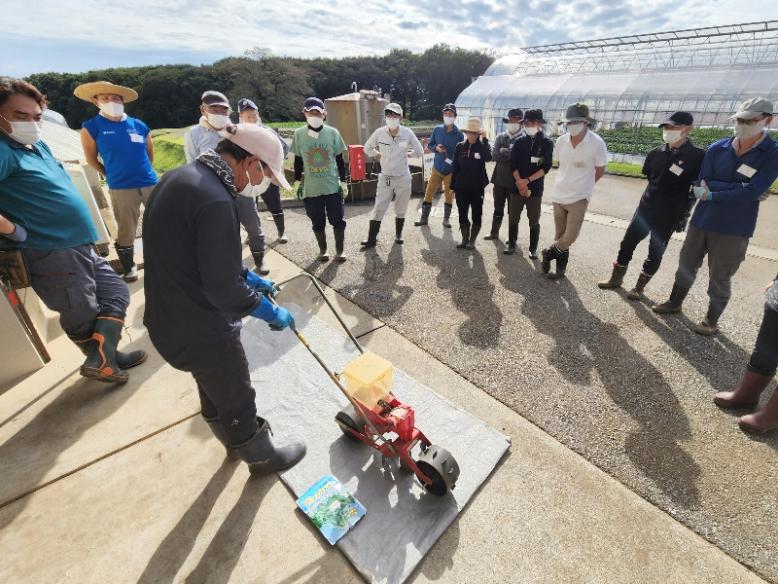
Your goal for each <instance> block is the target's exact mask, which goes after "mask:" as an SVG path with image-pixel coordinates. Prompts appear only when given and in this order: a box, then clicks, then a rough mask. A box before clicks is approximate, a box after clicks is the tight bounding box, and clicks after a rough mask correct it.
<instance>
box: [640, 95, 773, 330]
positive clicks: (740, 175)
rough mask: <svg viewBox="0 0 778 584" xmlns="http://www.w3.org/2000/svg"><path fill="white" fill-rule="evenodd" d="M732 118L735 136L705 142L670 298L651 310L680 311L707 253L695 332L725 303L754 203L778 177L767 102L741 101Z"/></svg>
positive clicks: (714, 319)
mask: <svg viewBox="0 0 778 584" xmlns="http://www.w3.org/2000/svg"><path fill="white" fill-rule="evenodd" d="M730 119H732V120H735V135H734V137H732V138H724V139H722V140H719V141H718V142H716V143H714V144H711V146H710V147H709V148H708V151H707V153H706V154H705V159H704V160H703V163H702V170H701V171H700V180H699V184H698V185H696V186H694V187H693V191H694V196H695V197H696V198H697V199H698V203H697V206H696V208H695V209H694V214H693V215H692V218H691V222H690V225H689V231H688V232H687V234H686V241H685V242H684V244H683V248H682V249H681V257H680V261H679V263H678V271H677V272H676V274H675V283H674V284H673V289H672V291H671V292H670V299H669V300H668V301H667V302H665V303H663V304H659V305H657V306H654V308H653V310H654V312H656V313H658V314H670V313H676V312H680V311H681V305H682V303H683V301H684V299H685V298H686V295H687V294H688V293H689V289H690V288H691V287H692V284H693V283H694V280H695V278H696V276H697V270H699V268H700V266H701V265H702V260H703V259H704V258H705V256H706V255H707V256H708V268H709V271H710V282H709V284H708V297H709V299H710V302H709V305H708V312H707V314H706V315H705V318H704V319H703V320H702V322H700V323H699V324H698V325H697V326H696V327H695V329H694V330H695V331H696V332H697V333H699V334H701V335H706V336H711V335H715V334H716V333H717V332H718V321H719V317H720V316H721V314H722V313H723V312H724V309H725V308H726V306H727V302H729V298H730V295H731V282H732V276H734V275H735V272H737V270H738V268H739V267H740V264H741V263H742V262H743V260H744V259H745V257H746V249H747V248H748V240H749V238H750V237H751V236H752V235H753V234H754V229H755V228H756V218H757V215H758V214H759V202H760V201H761V200H763V199H764V198H765V197H766V196H767V195H766V193H767V190H768V189H769V188H770V186H771V185H772V184H773V182H774V181H775V179H776V178H778V143H776V142H775V140H773V139H772V138H771V137H770V135H769V134H768V132H767V127H768V126H769V125H770V122H772V120H773V104H772V103H771V102H769V101H767V100H766V99H763V98H760V97H755V98H753V99H749V100H748V101H745V102H743V103H742V104H741V105H740V107H739V109H738V111H737V113H736V114H735V115H733V116H732V117H731V118H730Z"/></svg>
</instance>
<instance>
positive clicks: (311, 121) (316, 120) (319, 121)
mask: <svg viewBox="0 0 778 584" xmlns="http://www.w3.org/2000/svg"><path fill="white" fill-rule="evenodd" d="M306 119H307V120H308V125H309V126H310V127H311V128H314V129H316V130H318V129H319V128H321V127H322V126H323V125H324V118H320V117H318V116H311V117H310V118H306Z"/></svg>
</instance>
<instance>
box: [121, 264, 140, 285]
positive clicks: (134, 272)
mask: <svg viewBox="0 0 778 584" xmlns="http://www.w3.org/2000/svg"><path fill="white" fill-rule="evenodd" d="M122 278H124V281H125V282H135V281H136V280H137V279H138V266H132V269H131V270H130V271H129V272H125V273H124V275H123V276H122Z"/></svg>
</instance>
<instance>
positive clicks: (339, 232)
mask: <svg viewBox="0 0 778 584" xmlns="http://www.w3.org/2000/svg"><path fill="white" fill-rule="evenodd" d="M332 231H333V233H335V261H336V262H338V263H339V264H342V263H343V262H345V261H346V256H345V255H343V250H344V249H345V241H346V228H345V227H340V228H338V229H333V230H332Z"/></svg>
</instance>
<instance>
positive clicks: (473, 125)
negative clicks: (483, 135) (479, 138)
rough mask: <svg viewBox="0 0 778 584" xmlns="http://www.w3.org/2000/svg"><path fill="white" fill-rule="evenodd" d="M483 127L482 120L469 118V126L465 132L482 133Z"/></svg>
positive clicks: (464, 129)
mask: <svg viewBox="0 0 778 584" xmlns="http://www.w3.org/2000/svg"><path fill="white" fill-rule="evenodd" d="M482 129H483V126H481V118H469V119H468V120H467V126H465V127H464V128H463V130H462V131H463V132H479V133H480V132H481V130H482Z"/></svg>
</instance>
